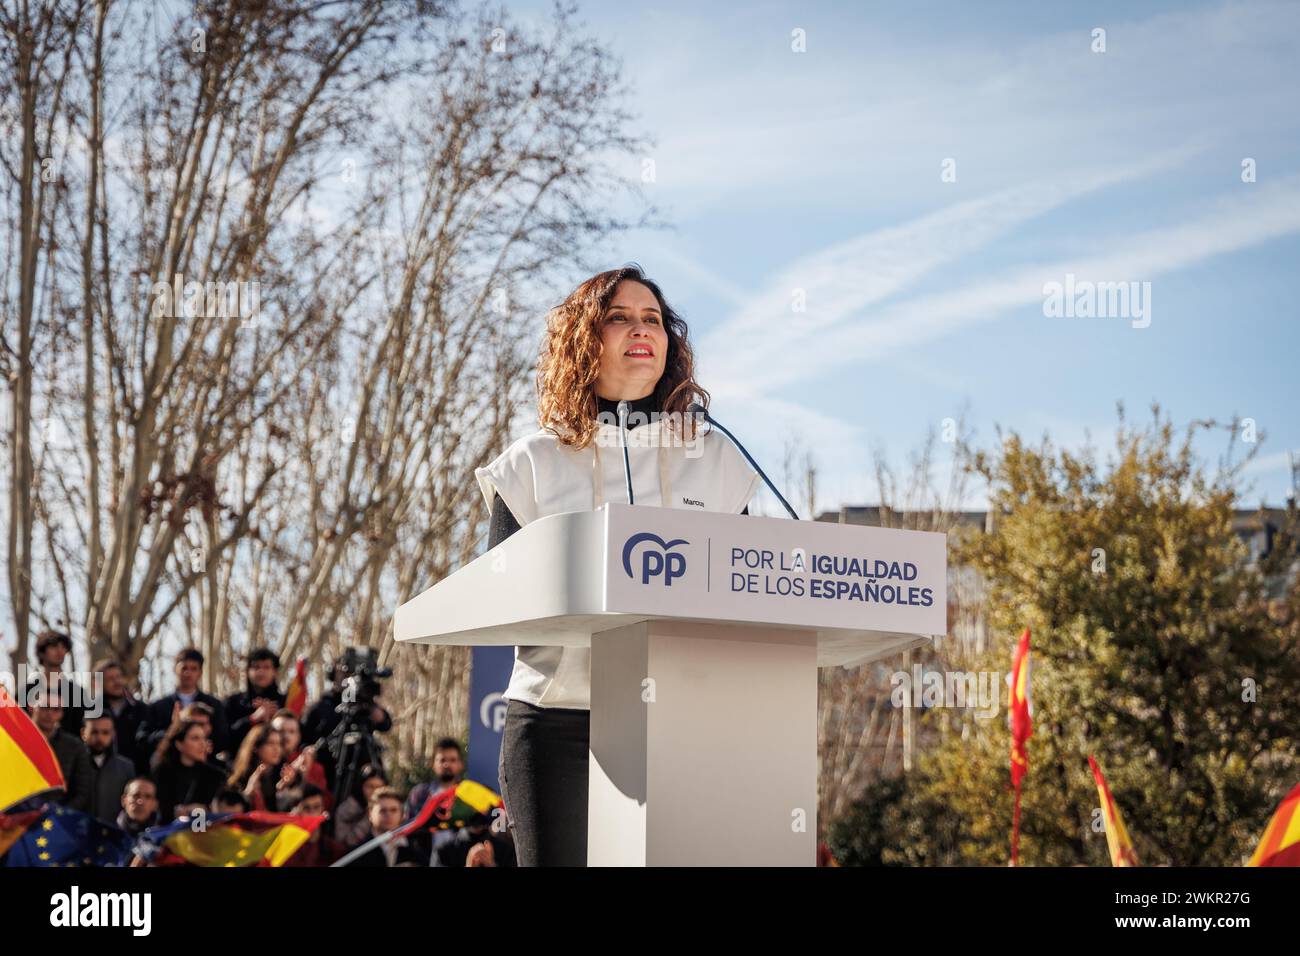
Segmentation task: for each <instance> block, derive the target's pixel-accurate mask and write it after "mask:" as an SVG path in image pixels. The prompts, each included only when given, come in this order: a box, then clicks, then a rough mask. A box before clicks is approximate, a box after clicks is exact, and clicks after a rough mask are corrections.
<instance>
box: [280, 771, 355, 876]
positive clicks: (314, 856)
mask: <svg viewBox="0 0 1300 956" xmlns="http://www.w3.org/2000/svg"><path fill="white" fill-rule="evenodd" d="M289 812H290V813H292V814H295V815H296V816H305V817H318V816H320V815H321V814H322V813H324V812H325V792H324V791H323V790H321V788H320V787H318V786H316V785H315V784H312V783H308V784H304V785H303V788H302V796H301V797H299V798H298V802H297V803H295V804H294V805H293V808H292V809H291V810H290V811H289ZM345 851H346V848H345V847H344V846H343V844H341V843H339V842H338V841H337V840H335V839H334V838H333V837H331V836H329V835H328V834H326V833H325V831H324V830H323V829H322V828H321V827H317V828H316V829H315V830H313V831H312V833H311V836H310V837H308V838H307V842H306V843H304V844H303V845H302V846H301V847H299V848H298V851H297V852H296V853H294V855H293V856H291V857H289V859H287V860H285V862H284V865H285V866H329V865H330V864H331V863H333V862H334V861H335V860H337V859H338V858H339V857H341V856H342V855H343V854H344V852H345Z"/></svg>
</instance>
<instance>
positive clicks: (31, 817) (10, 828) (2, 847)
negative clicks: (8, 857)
mask: <svg viewBox="0 0 1300 956" xmlns="http://www.w3.org/2000/svg"><path fill="white" fill-rule="evenodd" d="M43 816H45V808H44V807H41V808H40V809H38V810H28V811H27V812H26V813H0V856H4V855H5V854H6V853H8V852H9V848H10V847H11V846H13V845H14V844H15V843H17V842H18V840H19V839H20V838H21V837H22V835H23V834H24V833H26V832H27V829H28V827H30V826H31V825H32V824H33V823H35V822H36V821H37V820H39V819H40V818H41V817H43Z"/></svg>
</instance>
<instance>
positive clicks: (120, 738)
mask: <svg viewBox="0 0 1300 956" xmlns="http://www.w3.org/2000/svg"><path fill="white" fill-rule="evenodd" d="M94 671H95V673H97V674H99V675H100V677H101V680H103V682H104V685H103V700H102V701H101V705H100V709H101V710H102V711H103V712H104V713H106V714H108V715H109V716H110V717H112V718H113V741H114V744H115V746H116V747H117V752H118V753H119V754H120V755H121V756H123V757H125V758H126V759H127V760H130V761H131V762H132V763H133V764H134V765H135V769H136V772H137V773H147V772H148V770H149V755H148V754H141V753H139V751H138V750H137V748H136V743H135V735H136V733H137V732H138V731H139V729H140V723H141V721H143V720H144V715H145V706H144V704H143V703H142V702H140V701H138V700H136V699H135V698H134V697H132V696H131V693H130V691H129V690H128V689H127V686H126V671H125V670H123V668H122V665H121V663H119V662H118V661H115V660H112V659H111V658H107V657H105V658H102V659H100V660H98V661H96V662H95V666H94Z"/></svg>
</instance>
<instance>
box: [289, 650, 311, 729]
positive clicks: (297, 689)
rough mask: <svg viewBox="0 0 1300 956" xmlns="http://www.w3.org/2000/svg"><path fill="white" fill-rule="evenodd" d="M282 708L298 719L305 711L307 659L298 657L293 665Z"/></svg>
mask: <svg viewBox="0 0 1300 956" xmlns="http://www.w3.org/2000/svg"><path fill="white" fill-rule="evenodd" d="M284 706H285V707H286V708H287V709H288V710H291V711H293V712H294V713H295V714H297V715H298V717H302V712H303V711H304V710H306V709H307V658H305V657H300V658H298V662H297V663H296V664H294V665H293V679H292V680H290V681H289V689H288V690H287V691H285V694H284Z"/></svg>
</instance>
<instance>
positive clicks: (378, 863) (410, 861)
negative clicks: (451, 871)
mask: <svg viewBox="0 0 1300 956" xmlns="http://www.w3.org/2000/svg"><path fill="white" fill-rule="evenodd" d="M369 839H372V836H371V835H370V834H367V835H366V840H369ZM362 842H365V841H362ZM404 864H405V865H409V866H428V865H429V840H428V838H427V837H426V835H425V834H423V833H414V834H411V835H410V836H408V837H407V838H406V845H405V846H399V847H398V848H397V860H396V862H395V863H394V864H393V865H394V866H401V865H404ZM348 866H359V867H362V868H366V867H386V866H388V857H386V856H385V855H384V848H383V847H381V846H377V847H375V848H374V849H373V850H370V851H369V852H367V853H363V854H361V856H359V857H357V858H356V859H355V860H353V861H352V862H351V863H349V864H348Z"/></svg>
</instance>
